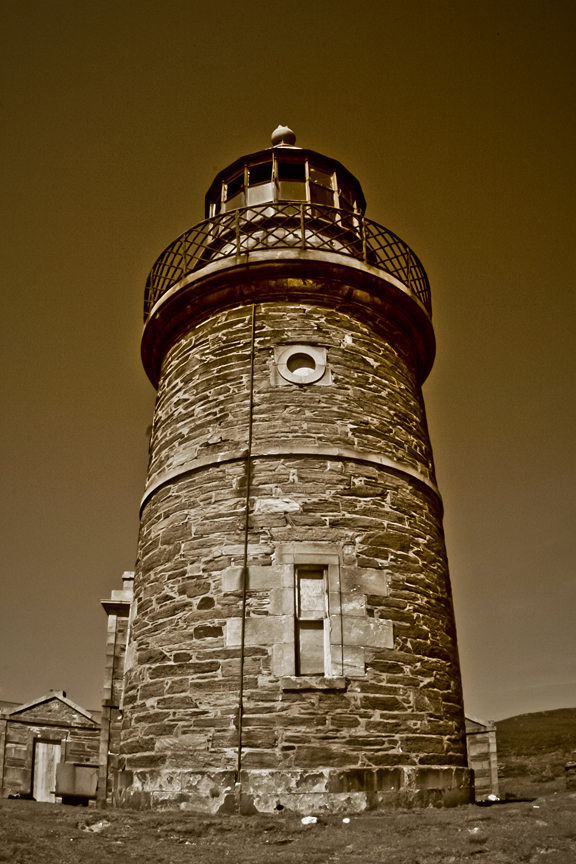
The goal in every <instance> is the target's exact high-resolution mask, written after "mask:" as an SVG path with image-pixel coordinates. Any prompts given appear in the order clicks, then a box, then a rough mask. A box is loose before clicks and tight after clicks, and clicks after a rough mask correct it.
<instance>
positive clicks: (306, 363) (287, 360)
mask: <svg viewBox="0 0 576 864" xmlns="http://www.w3.org/2000/svg"><path fill="white" fill-rule="evenodd" d="M275 353H276V365H277V368H278V371H279V373H280V375H281V376H282V378H284V380H285V381H290V382H291V383H292V384H315V383H316V382H317V381H320V379H321V378H322V377H323V376H324V374H325V372H326V349H325V348H317V347H316V346H315V345H290V346H288V347H287V348H280V349H277V350H276V352H275Z"/></svg>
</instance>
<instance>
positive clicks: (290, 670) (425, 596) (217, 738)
mask: <svg viewBox="0 0 576 864" xmlns="http://www.w3.org/2000/svg"><path fill="white" fill-rule="evenodd" d="M382 326H383V325H382V322H381V327H382ZM282 344H313V345H316V346H318V345H320V346H324V347H325V348H326V349H327V360H328V364H329V367H330V373H331V380H332V383H331V384H330V386H319V385H307V386H299V385H289V386H282V387H279V386H277V385H275V384H274V375H273V364H274V359H273V357H274V348H275V347H276V346H278V345H282ZM409 359H410V358H409V354H407V350H406V346H405V345H404V343H403V342H402V340H401V339H400V337H399V336H398V334H395V333H394V332H390V334H389V339H384V338H383V337H375V335H374V333H371V332H370V331H369V330H368V328H366V327H364V326H363V325H361V324H358V323H357V322H355V321H354V320H353V319H351V318H349V317H348V316H346V315H344V314H342V313H340V312H338V311H335V310H327V309H319V308H314V307H304V306H296V305H293V306H288V305H284V304H282V305H281V304H265V305H264V306H259V307H257V310H256V354H255V376H254V427H253V430H254V431H253V436H254V437H253V447H252V453H253V454H255V455H254V459H253V462H252V477H251V486H250V514H251V515H250V520H249V529H250V530H249V543H248V565H249V576H248V596H247V618H246V630H245V649H244V655H245V660H244V709H243V720H242V769H243V775H244V788H245V789H246V790H247V791H248V792H250V795H251V796H252V799H253V800H254V801H255V802H256V805H255V806H256V807H257V809H273V808H274V806H275V805H276V804H277V803H278V802H279V801H280V800H288V799H290V802H291V803H292V806H294V796H296V798H297V797H298V795H308V794H312V795H313V796H316V797H315V799H314V800H315V801H316V803H317V804H319V803H322V806H326V807H327V808H328V809H330V808H332V809H333V808H334V806H335V804H334V801H335V800H336V799H338V798H339V796H340V799H342V800H345V801H346V802H348V803H347V804H346V806H347V807H350V806H351V805H350V800H351V798H350V796H351V795H352V797H354V795H360V797H362V802H361V804H358V802H357V806H359V807H365V806H377V805H378V802H379V803H382V800H383V798H386V796H387V795H390V794H392V793H394V794H396V797H397V795H398V792H399V791H400V792H402V794H404V796H405V800H406V801H408V800H411V801H415V800H417V799H418V800H420V802H421V803H426V802H427V801H428V800H432V799H431V798H430V796H428V798H427V797H426V795H427V792H426V790H432V789H433V790H434V791H435V792H438V790H439V789H442V787H445V788H446V789H448V791H449V790H450V789H452V790H453V789H455V788H456V787H459V786H460V787H462V786H465V785H466V783H467V782H468V781H467V776H466V771H465V766H466V755H465V745H464V737H463V716H462V697H461V689H460V676H459V669H458V658H457V650H456V636H455V629H454V616H453V610H452V603H451V595H450V585H449V577H448V570H447V563H446V556H445V550H444V539H443V534H442V514H441V504H440V502H439V499H438V496H437V494H436V493H435V491H434V485H433V484H434V474H433V463H432V455H431V450H430V445H429V441H428V434H427V430H426V422H425V415H424V409H423V404H422V399H421V394H420V389H419V386H418V385H417V383H416V381H415V378H414V375H413V373H412V372H411V366H410V363H409ZM249 368H250V310H249V309H236V310H232V311H231V312H227V313H223V314H221V315H218V316H214V317H213V318H211V319H210V320H209V321H207V322H205V324H204V325H202V326H200V327H198V328H197V329H196V330H195V331H194V332H190V333H186V334H184V335H183V336H182V337H181V338H180V339H179V340H178V341H177V342H176V343H175V345H174V346H173V348H172V350H171V351H170V352H169V354H168V355H167V357H166V361H165V364H164V370H163V377H162V381H161V386H160V390H159V395H158V400H157V406H156V414H155V420H154V431H153V437H152V445H151V458H150V470H149V488H150V487H151V486H154V485H156V489H155V491H154V492H153V493H152V494H151V495H150V497H149V498H148V499H147V501H146V503H145V505H144V509H143V513H142V523H141V535H140V544H139V560H138V567H137V573H136V579H135V606H134V610H133V622H132V627H131V644H130V647H129V655H130V657H131V660H130V664H129V666H130V668H129V669H128V671H127V675H126V681H125V692H124V725H123V732H122V744H121V758H120V765H121V767H122V768H123V769H124V775H123V778H122V779H121V782H120V786H121V788H124V792H121V793H120V796H119V801H120V802H121V803H122V802H124V803H130V804H132V805H133V806H134V805H136V806H150V805H161V804H162V803H167V804H170V805H172V806H173V805H178V804H179V805H181V806H195V807H199V808H200V809H202V807H204V809H206V810H216V809H218V808H225V807H226V806H227V800H228V798H229V797H230V791H231V789H233V788H234V781H235V779H236V778H235V776H234V771H235V768H236V748H237V744H238V707H239V674H240V650H241V649H240V629H241V616H242V592H241V568H242V564H243V541H244V496H245V491H246V489H245V483H246V463H245V459H244V458H243V457H244V456H245V454H246V444H247V440H248V416H249V403H248V398H249V397H248V392H249ZM287 447H289V448H291V449H292V452H287ZM324 451H326V453H325V452H324ZM379 454H380V455H381V456H384V457H386V458H388V459H392V460H393V462H394V463H397V464H398V465H401V466H402V465H404V466H407V467H408V468H410V469H412V470H413V472H414V473H415V475H416V479H415V477H414V476H410V475H407V474H406V473H404V472H403V471H402V470H396V469H395V468H394V467H392V468H391V467H389V466H386V465H382V464H378V461H377V457H378V455H379ZM418 476H420V477H421V478H422V479H421V480H418V479H417V477H418ZM312 561H320V562H321V563H325V564H326V566H327V567H328V572H329V582H330V588H329V591H330V594H329V605H330V660H331V674H330V675H326V676H325V677H323V678H321V679H320V678H308V679H307V678H305V677H304V678H302V677H297V676H296V675H295V667H294V655H295V645H294V569H295V565H296V564H297V563H299V562H305V563H306V562H312ZM442 772H443V773H442ZM440 775H442V776H440ZM438 794H440V793H438ZM370 795H372V798H371V799H370ZM283 796H288V798H286V797H284V798H283ZM367 796H368V797H367ZM374 796H376V798H374ZM378 796H379V797H378ZM418 796H420V798H418ZM440 797H442V796H440ZM376 799H378V801H376ZM306 806H310V804H309V801H308V800H307V801H306ZM342 806H344V804H342Z"/></svg>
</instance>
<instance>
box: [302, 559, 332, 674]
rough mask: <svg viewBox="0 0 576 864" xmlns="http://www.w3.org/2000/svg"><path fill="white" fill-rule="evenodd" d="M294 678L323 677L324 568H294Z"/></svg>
mask: <svg viewBox="0 0 576 864" xmlns="http://www.w3.org/2000/svg"><path fill="white" fill-rule="evenodd" d="M295 588H296V597H295V600H296V615H295V626H296V634H295V636H296V639H295V642H296V674H297V675H325V674H326V662H325V655H326V638H327V632H328V631H327V627H326V624H327V621H328V590H327V588H328V586H327V584H326V568H325V567H322V566H313V565H304V566H300V567H297V568H296V580H295Z"/></svg>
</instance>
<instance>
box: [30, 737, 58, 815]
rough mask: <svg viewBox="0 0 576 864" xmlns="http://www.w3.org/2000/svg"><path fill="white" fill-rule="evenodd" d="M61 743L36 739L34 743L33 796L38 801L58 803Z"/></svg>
mask: <svg viewBox="0 0 576 864" xmlns="http://www.w3.org/2000/svg"><path fill="white" fill-rule="evenodd" d="M61 754H62V745H61V743H60V741H51V740H49V739H47V738H36V740H35V741H34V777H33V780H32V794H33V795H34V798H35V799H36V801H51V802H52V803H54V802H55V801H56V795H55V794H54V792H55V790H56V766H57V765H58V763H59V762H60V756H61Z"/></svg>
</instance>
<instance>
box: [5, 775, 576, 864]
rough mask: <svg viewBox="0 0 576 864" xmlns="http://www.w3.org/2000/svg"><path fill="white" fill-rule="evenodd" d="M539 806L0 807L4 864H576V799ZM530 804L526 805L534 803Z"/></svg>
mask: <svg viewBox="0 0 576 864" xmlns="http://www.w3.org/2000/svg"><path fill="white" fill-rule="evenodd" d="M524 791H525V792H532V793H533V794H534V793H538V797H537V798H536V799H535V800H532V801H511V802H508V803H506V804H496V805H493V806H491V807H479V806H475V805H470V806H467V807H459V808H455V809H452V810H435V809H427V810H412V811H410V810H396V811H393V812H390V813H384V814H383V813H379V814H372V813H368V814H365V815H356V816H354V815H352V816H350V821H349V822H345V821H344V820H343V817H342V816H339V817H319V818H318V821H317V822H316V823H313V824H310V825H304V824H302V820H301V817H299V816H296V815H294V814H290V813H287V812H285V811H284V812H282V813H278V814H276V815H270V816H268V815H266V816H246V817H241V816H227V817H225V816H222V817H203V816H193V815H189V814H185V813H180V812H164V813H137V812H128V811H118V810H97V809H95V808H92V807H90V808H77V807H67V806H62V805H58V804H40V803H36V802H34V801H13V800H3V801H1V802H0V861H1V862H9V864H80V862H82V864H86V862H88V864H108V862H114V861H115V862H124V861H137V862H139V864H148V862H150V864H152V862H154V864H184V862H190V864H191V862H194V864H223V862H224V861H230V862H234V864H248V862H250V864H268V862H270V861H273V862H280V864H296V862H306V864H315V862H318V864H320V862H322V864H324V862H338V861H342V862H346V864H353V862H354V861H361V862H362V864H458V862H464V861H478V862H479V861H484V862H486V864H508V862H527V864H539V862H542V864H574V862H576V792H567V791H565V782H562V781H555V782H553V783H549V784H545V785H541V786H540V787H538V788H536V787H533V786H532V787H530V786H527V788H526V789H525V790H524ZM527 797H528V796H527Z"/></svg>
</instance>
